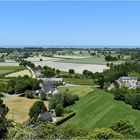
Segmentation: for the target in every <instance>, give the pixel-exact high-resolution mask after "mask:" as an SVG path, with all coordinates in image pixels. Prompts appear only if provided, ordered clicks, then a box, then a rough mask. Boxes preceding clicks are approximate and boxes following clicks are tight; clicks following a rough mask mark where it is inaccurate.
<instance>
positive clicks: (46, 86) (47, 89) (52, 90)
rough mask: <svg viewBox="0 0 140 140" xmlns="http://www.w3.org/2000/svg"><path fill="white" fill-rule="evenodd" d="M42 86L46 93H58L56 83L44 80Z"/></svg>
mask: <svg viewBox="0 0 140 140" xmlns="http://www.w3.org/2000/svg"><path fill="white" fill-rule="evenodd" d="M40 87H41V89H42V90H43V91H44V92H45V93H46V95H48V94H57V93H58V90H57V86H56V85H55V84H51V83H50V84H48V83H44V82H43V83H41V84H40Z"/></svg>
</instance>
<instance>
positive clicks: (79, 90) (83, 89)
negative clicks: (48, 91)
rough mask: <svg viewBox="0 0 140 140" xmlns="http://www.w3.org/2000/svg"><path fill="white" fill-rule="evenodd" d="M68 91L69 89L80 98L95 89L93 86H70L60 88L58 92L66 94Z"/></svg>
mask: <svg viewBox="0 0 140 140" xmlns="http://www.w3.org/2000/svg"><path fill="white" fill-rule="evenodd" d="M66 89H68V91H69V92H70V93H72V94H76V95H78V96H79V97H84V96H86V95H88V94H89V93H90V92H91V91H93V90H94V88H93V87H91V86H69V87H59V88H58V91H59V92H64V91H66Z"/></svg>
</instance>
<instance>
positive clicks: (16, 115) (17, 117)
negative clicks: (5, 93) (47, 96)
mask: <svg viewBox="0 0 140 140" xmlns="http://www.w3.org/2000/svg"><path fill="white" fill-rule="evenodd" d="M3 100H4V103H5V104H6V106H8V108H9V112H8V115H7V118H8V119H14V121H16V122H20V123H23V122H25V121H27V120H28V119H29V116H28V113H29V110H30V107H31V106H32V105H33V103H34V102H35V101H37V99H27V98H25V97H5V98H3ZM44 103H45V105H46V106H48V101H45V102H44Z"/></svg>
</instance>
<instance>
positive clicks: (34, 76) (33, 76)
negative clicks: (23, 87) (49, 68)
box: [27, 66, 37, 79]
mask: <svg viewBox="0 0 140 140" xmlns="http://www.w3.org/2000/svg"><path fill="white" fill-rule="evenodd" d="M27 68H28V70H29V71H30V72H31V74H32V78H35V79H36V78H37V77H36V75H35V73H34V71H33V70H32V69H31V68H30V67H29V66H27Z"/></svg>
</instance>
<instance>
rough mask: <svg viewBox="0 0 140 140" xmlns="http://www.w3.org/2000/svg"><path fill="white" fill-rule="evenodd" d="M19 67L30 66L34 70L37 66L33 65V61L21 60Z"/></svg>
mask: <svg viewBox="0 0 140 140" xmlns="http://www.w3.org/2000/svg"><path fill="white" fill-rule="evenodd" d="M19 66H24V67H25V66H29V67H31V68H34V67H35V64H34V63H32V62H31V61H27V60H21V62H20V64H19Z"/></svg>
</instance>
